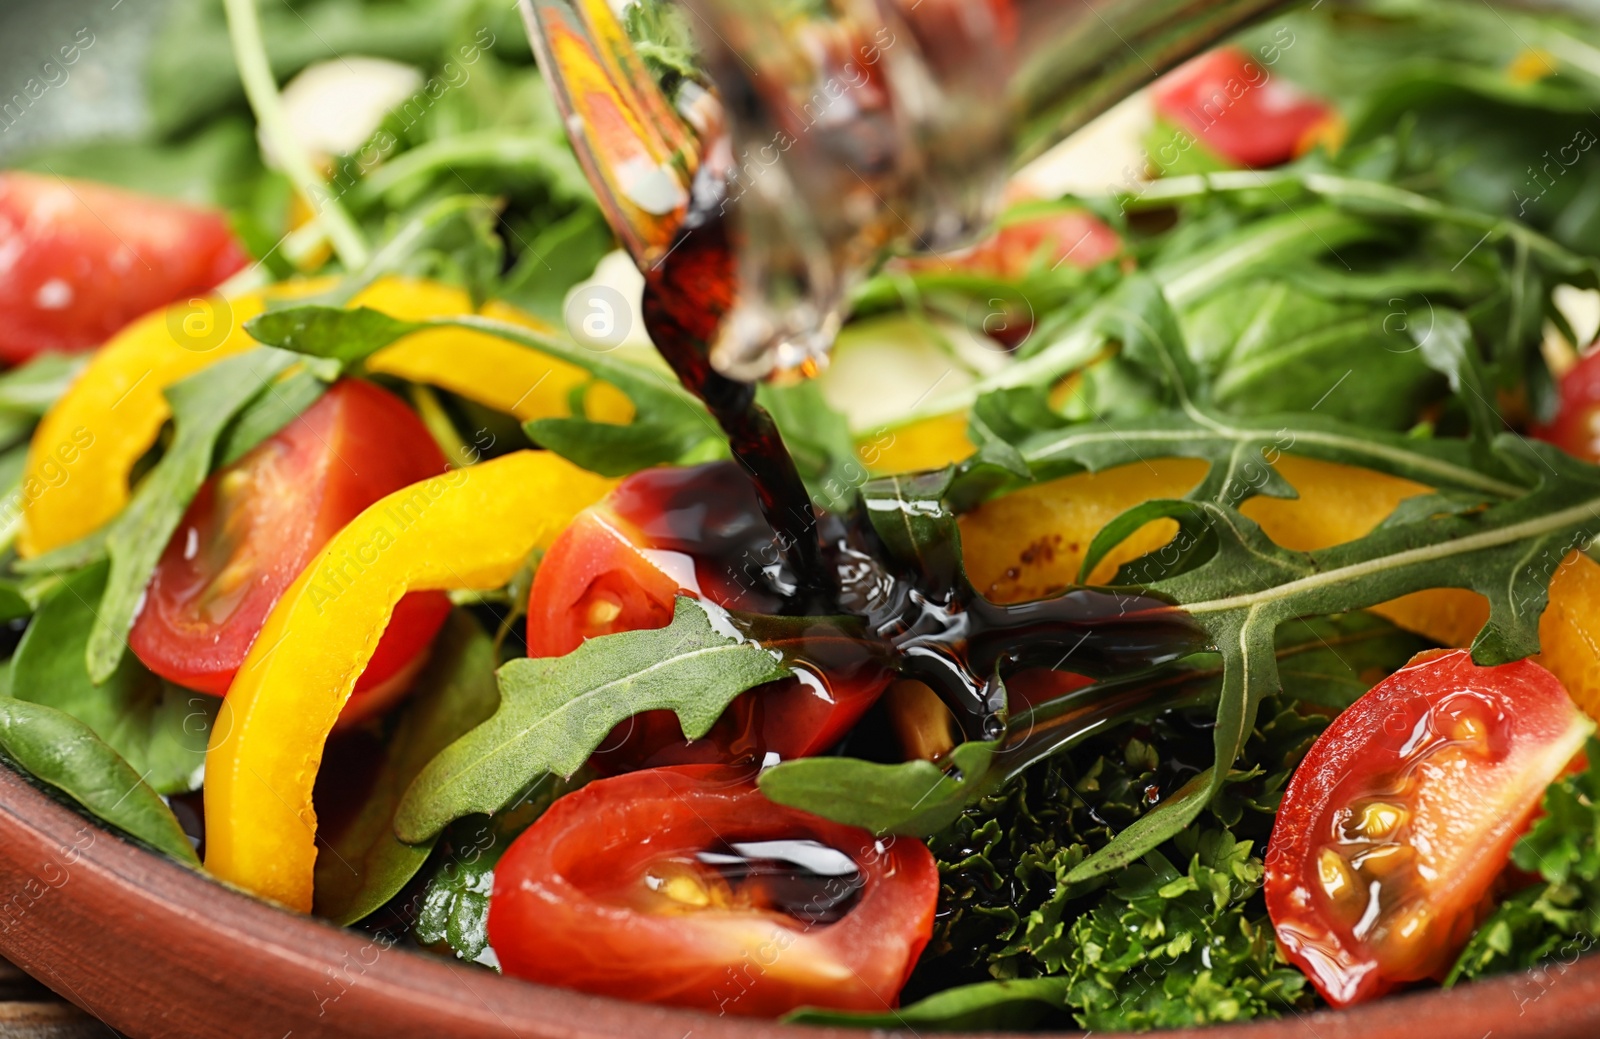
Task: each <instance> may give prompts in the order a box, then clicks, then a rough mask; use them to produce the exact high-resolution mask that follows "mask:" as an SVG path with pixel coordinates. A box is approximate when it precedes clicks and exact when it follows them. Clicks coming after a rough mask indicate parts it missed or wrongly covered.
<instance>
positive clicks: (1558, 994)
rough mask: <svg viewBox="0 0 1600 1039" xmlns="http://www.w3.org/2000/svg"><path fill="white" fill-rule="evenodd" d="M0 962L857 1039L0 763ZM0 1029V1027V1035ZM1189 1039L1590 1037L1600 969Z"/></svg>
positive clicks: (130, 984)
mask: <svg viewBox="0 0 1600 1039" xmlns="http://www.w3.org/2000/svg"><path fill="white" fill-rule="evenodd" d="M0 955H3V956H4V957H6V958H7V959H10V960H12V961H13V962H15V963H16V964H17V965H18V966H20V967H21V968H23V969H24V970H26V971H27V972H28V973H30V974H32V975H33V976H34V977H36V978H38V979H39V980H40V981H42V982H43V983H44V984H46V985H48V986H50V988H52V989H54V990H55V991H56V992H58V993H60V994H61V995H62V996H64V997H65V998H67V999H69V1000H71V1001H72V1002H74V1003H76V1004H78V1005H79V1006H80V1007H82V1008H84V1009H85V1010H87V1011H89V1012H90V1013H92V1014H94V1015H95V1016H97V1017H98V1018H100V1019H101V1020H102V1021H104V1022H105V1023H106V1024H108V1025H110V1026H111V1027H113V1028H115V1029H117V1030H118V1031H121V1032H124V1033H126V1034H127V1035H129V1036H132V1037H134V1039H157V1037H167V1036H198V1037H204V1039H235V1037H236V1039H289V1037H291V1036H293V1037H294V1039H310V1037H314V1036H330V1037H332V1036H337V1037H356V1036H370V1037H375V1039H408V1037H413V1036H414V1037H417V1039H454V1037H460V1039H477V1037H485V1039H505V1037H506V1036H508V1035H510V1036H515V1037H517V1039H687V1037H690V1036H693V1037H695V1039H781V1037H788V1039H861V1037H863V1036H865V1035H867V1034H868V1033H865V1032H859V1031H850V1030H845V1029H819V1028H805V1027H800V1026H793V1025H780V1024H776V1023H774V1022H771V1021H762V1020H752V1019H748V1018H736V1017H713V1016H710V1015H706V1014H699V1013H694V1012H690V1011H683V1010H666V1009H662V1008H660V1007H654V1006H648V1005H643V1004H635V1003H624V1002H620V1001H618V1000H612V999H601V998H597V997H592V996H585V995H581V994H579V993H575V992H569V991H566V990H563V989H554V988H545V987H543V986H539V985H531V984H528V983H526V982H522V981H517V980H514V979H511V978H502V977H497V976H495V975H492V974H489V973H488V972H486V971H482V970H479V969H476V968H468V967H465V966H462V965H460V964H457V963H454V962H451V961H448V960H444V959H440V958H437V957H434V956H430V955H427V954H424V953H420V952H413V951H410V950H408V949H405V948H403V947H400V946H395V947H392V948H382V947H380V946H379V945H376V944H374V942H373V940H372V939H371V938H370V937H368V936H367V935H365V934H362V933H360V932H356V931H349V930H342V929H340V928H336V927H333V926H330V925H328V924H325V923H322V922H320V921H317V920H314V919H311V918H309V917H304V916H299V915H296V914H294V913H290V912H287V911H285V910H281V909H277V908H275V907H273V906H271V905H268V904H266V903H264V902H259V901H256V900H255V899H252V898H249V897H247V896H245V895H243V894H240V893H238V892H236V891H232V890H230V889H228V888H225V887H223V886H222V885H220V884H218V883H215V882H213V881H211V880H209V879H207V878H206V877H205V876H204V875H202V874H200V873H196V872H193V871H191V870H188V869H185V868H184V867H182V866H179V865H177V864H176V863H173V862H171V861H169V860H167V859H165V858H163V857H161V856H159V855H156V854H154V853H152V852H149V851H146V850H145V849H143V848H141V847H139V846H137V845H135V844H133V843H131V842H129V841H126V840H123V839H121V838H119V837H117V836H115V835H114V834H112V833H110V832H108V831H106V830H104V829H101V828H99V827H97V826H95V825H94V824H93V823H91V822H89V821H87V820H86V819H85V817H84V816H82V815H79V814H78V813H77V812H75V811H74V810H72V809H70V808H68V807H66V806H65V805H62V804H60V803H58V802H57V801H55V800H53V799H52V798H50V797H49V796H47V795H46V794H44V793H42V792H40V791H39V790H38V789H36V788H35V787H33V786H32V785H31V784H30V783H29V782H28V781H27V780H24V779H23V778H22V777H20V776H18V775H16V774H15V773H14V772H11V771H9V770H8V769H6V768H4V767H3V766H0ZM5 1033H6V1028H5V1027H4V1023H3V1022H0V1035H4V1034H5ZM1161 1034H1162V1035H1163V1036H1167V1037H1192V1039H1201V1037H1204V1039H1245V1037H1249V1039H1357V1037H1359V1039H1391V1037H1392V1039H1455V1037H1461V1039H1487V1037H1489V1036H1491V1035H1492V1036H1493V1039H1562V1037H1571V1039H1580V1037H1582V1039H1592V1037H1594V1036H1600V957H1597V958H1591V959H1584V960H1579V961H1577V962H1576V963H1574V964H1572V965H1571V966H1566V967H1562V966H1553V967H1551V968H1550V969H1549V970H1547V971H1542V972H1534V973H1530V974H1518V975H1512V976H1508V977H1503V978H1497V979H1494V980H1491V981H1486V982H1482V983H1479V984H1476V985H1470V986H1466V987H1463V988H1460V989H1456V990H1454V991H1451V992H1439V991H1430V992H1423V993H1417V994H1414V995H1409V996H1402V997H1397V998H1393V999H1388V1000H1383V1001H1381V1002H1379V1003H1375V1004H1372V1005H1369V1006H1366V1007H1362V1008H1360V1009H1357V1010H1352V1011H1345V1012H1342V1013H1335V1012H1331V1011H1322V1012H1319V1013H1314V1014H1304V1015H1299V1016H1296V1017H1289V1018H1285V1019H1283V1020H1279V1021H1268V1022H1261V1023H1257V1024H1250V1025H1234V1026H1228V1027H1220V1028H1207V1029H1194V1030H1185V1031H1182V1032H1166V1033H1161Z"/></svg>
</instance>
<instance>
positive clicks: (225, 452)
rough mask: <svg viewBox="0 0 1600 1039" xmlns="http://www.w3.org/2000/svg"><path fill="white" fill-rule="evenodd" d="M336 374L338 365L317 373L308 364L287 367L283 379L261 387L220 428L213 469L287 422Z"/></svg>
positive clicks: (229, 462)
mask: <svg viewBox="0 0 1600 1039" xmlns="http://www.w3.org/2000/svg"><path fill="white" fill-rule="evenodd" d="M337 377H338V369H337V366H336V367H335V369H334V371H332V372H322V373H318V372H315V371H312V370H311V369H310V368H309V367H308V368H300V369H296V370H294V371H291V372H290V373H289V374H288V375H287V376H285V377H284V378H283V379H280V380H279V381H278V382H276V383H274V384H272V385H270V386H268V387H267V388H265V389H264V390H262V392H261V394H260V395H259V396H257V397H256V399H255V400H253V401H251V402H250V403H249V404H246V405H245V406H244V408H243V409H242V410H241V411H240V412H239V414H238V415H237V416H235V417H234V419H233V421H232V422H230V423H229V424H228V427H227V429H225V430H223V432H222V435H221V437H219V438H218V441H217V450H216V458H215V460H214V462H213V465H214V467H215V468H217V469H221V468H223V467H225V466H230V465H232V464H233V463H235V462H237V461H238V460H239V459H241V458H243V457H244V456H245V455H247V454H249V453H250V450H251V449H252V448H254V447H255V446H256V445H258V444H260V443H261V442H262V441H263V440H266V439H267V438H268V437H270V436H272V435H273V434H275V433H277V432H278V431H279V430H281V429H283V428H284V427H286V426H288V425H289V423H291V422H293V421H294V420H295V419H297V418H299V417H300V416H301V415H302V414H304V413H305V410H306V409H307V408H309V407H311V405H313V404H315V403H316V402H317V401H319V400H321V399H322V395H323V394H324V393H326V392H327V391H328V384H329V383H330V382H331V381H332V380H333V379H335V378H337Z"/></svg>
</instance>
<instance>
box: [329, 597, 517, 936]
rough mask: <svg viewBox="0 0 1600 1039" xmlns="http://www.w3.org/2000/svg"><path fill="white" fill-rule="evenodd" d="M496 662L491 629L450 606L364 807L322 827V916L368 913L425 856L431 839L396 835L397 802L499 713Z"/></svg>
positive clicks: (349, 917)
mask: <svg viewBox="0 0 1600 1039" xmlns="http://www.w3.org/2000/svg"><path fill="white" fill-rule="evenodd" d="M494 667H495V652H494V643H493V641H492V640H491V639H490V638H489V636H488V635H486V634H484V632H483V629H482V628H480V627H479V626H478V624H477V622H475V621H473V620H472V619H471V618H469V617H468V616H467V615H465V614H463V613H460V612H456V613H453V614H451V617H450V620H449V622H448V623H447V624H446V625H445V628H444V630H443V631H441V632H440V633H439V637H438V638H437V639H436V640H435V641H434V648H433V653H432V656H431V657H430V658H429V660H428V664H427V667H426V668H425V669H424V670H423V671H422V673H421V674H420V675H418V676H417V678H416V680H415V682H413V684H412V692H411V694H410V696H409V698H408V699H407V700H406V703H405V705H404V707H403V708H402V709H401V711H400V712H398V713H399V718H398V720H397V721H396V722H395V723H394V724H393V726H392V728H391V729H390V730H389V731H387V732H386V733H385V734H384V738H383V754H382V759H381V761H379V762H378V764H377V766H376V774H375V775H374V776H373V779H372V786H371V790H370V792H369V793H368V794H367V796H366V798H365V800H363V801H362V803H361V809H360V811H359V812H358V813H357V814H356V816H355V817H354V818H353V819H351V820H350V821H349V822H348V823H347V824H345V825H344V826H343V827H341V828H339V829H337V830H334V831H332V832H325V833H322V834H320V835H319V836H321V837H322V838H323V840H324V842H325V843H324V847H323V853H322V854H319V855H318V856H317V874H316V913H317V915H318V916H321V917H326V918H327V919H329V920H332V921H333V922H335V923H337V924H353V923H355V922H356V921H358V920H361V919H363V918H364V917H366V916H368V915H369V914H371V913H372V912H374V911H375V910H377V909H378V907H380V906H382V905H383V904H384V903H385V902H387V901H388V900H389V899H390V898H393V897H394V895H395V894H396V893H398V892H399V891H400V889H401V888H402V887H404V886H405V885H406V883H407V882H408V881H409V880H410V879H411V878H412V877H413V876H415V875H416V873H417V871H418V870H420V869H421V868H422V865H423V863H425V862H426V861H427V859H428V855H429V853H430V852H431V851H432V850H433V843H432V842H431V841H424V842H422V843H419V844H406V843H404V842H402V841H401V840H399V838H397V837H396V836H395V833H394V816H395V810H396V809H397V808H398V807H399V804H400V799H401V798H402V797H403V796H405V792H406V788H407V787H409V786H410V785H411V781H412V780H413V779H415V778H416V777H417V775H418V774H419V773H420V772H421V771H422V769H423V768H424V767H425V766H426V765H427V764H428V762H429V761H432V760H433V758H434V757H435V756H436V755H438V754H439V752H440V751H442V750H444V748H445V747H447V746H449V745H450V744H451V743H453V742H454V741H455V740H456V739H458V738H459V737H461V736H463V735H465V734H466V733H467V732H469V731H471V730H472V729H473V728H474V727H476V726H478V725H481V724H482V723H483V722H485V721H487V720H488V719H489V717H490V716H491V715H492V714H494V711H495V708H496V707H497V706H498V705H499V703H500V694H499V692H498V690H497V689H496V688H495V681H494Z"/></svg>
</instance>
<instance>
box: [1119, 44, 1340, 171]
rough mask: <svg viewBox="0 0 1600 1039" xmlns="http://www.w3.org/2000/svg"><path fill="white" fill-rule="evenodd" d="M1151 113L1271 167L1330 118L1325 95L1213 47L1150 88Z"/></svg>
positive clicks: (1217, 150)
mask: <svg viewBox="0 0 1600 1039" xmlns="http://www.w3.org/2000/svg"><path fill="white" fill-rule="evenodd" d="M1150 96H1151V100H1152V102H1153V103H1154V105H1155V110H1156V114H1157V115H1159V116H1160V117H1161V118H1163V119H1165V120H1166V121H1167V122H1169V123H1172V124H1173V125H1175V126H1177V127H1179V128H1180V129H1183V130H1186V131H1188V132H1189V133H1191V134H1193V135H1194V136H1195V137H1197V138H1199V139H1200V140H1201V141H1202V142H1204V144H1205V146H1206V147H1207V148H1209V149H1210V150H1211V151H1212V152H1213V153H1214V154H1215V155H1217V156H1218V157H1219V158H1221V159H1223V160H1224V161H1226V162H1228V163H1231V164H1234V165H1238V166H1251V167H1256V168H1258V169H1259V168H1263V167H1267V166H1278V165H1281V164H1283V163H1285V162H1288V161H1289V160H1290V159H1292V158H1294V157H1295V156H1296V155H1299V154H1300V153H1301V152H1302V151H1304V150H1305V148H1306V146H1307V145H1308V143H1309V142H1310V141H1311V140H1312V139H1313V136H1314V134H1315V132H1316V131H1317V130H1318V129H1319V128H1321V127H1322V126H1323V125H1325V124H1326V123H1328V122H1329V121H1331V120H1333V119H1334V118H1336V115H1335V112H1334V110H1333V108H1332V107H1331V106H1329V105H1328V104H1327V103H1326V102H1324V101H1322V100H1320V99H1318V98H1314V97H1311V96H1309V95H1307V94H1305V93H1304V92H1303V91H1301V90H1300V89H1299V88H1298V87H1296V86H1294V85H1293V84H1291V83H1289V82H1288V81H1287V80H1285V79H1283V78H1282V77H1279V76H1276V75H1273V74H1272V73H1270V72H1268V71H1267V70H1266V69H1264V68H1262V67H1261V65H1260V64H1259V63H1257V62H1256V61H1254V60H1252V59H1251V57H1250V55H1249V54H1247V53H1246V52H1245V51H1243V50H1241V49H1239V48H1238V47H1219V48H1217V49H1216V50H1214V51H1210V52H1208V53H1206V54H1202V55H1200V57H1198V58H1195V59H1194V60H1192V61H1190V62H1188V63H1186V64H1184V65H1181V66H1179V67H1178V68H1177V69H1174V70H1173V71H1172V72H1169V73H1167V74H1166V75H1165V76H1162V77H1161V78H1160V79H1158V80H1156V82H1155V85H1154V86H1153V87H1151V88H1150Z"/></svg>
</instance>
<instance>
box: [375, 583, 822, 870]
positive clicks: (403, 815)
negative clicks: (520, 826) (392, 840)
mask: <svg viewBox="0 0 1600 1039" xmlns="http://www.w3.org/2000/svg"><path fill="white" fill-rule="evenodd" d="M726 616H727V615H726V614H725V613H723V612H722V611H721V610H719V609H717V608H715V607H707V606H706V605H704V604H702V603H700V602H698V601H696V600H694V599H690V598H688V597H686V596H679V597H678V600H677V604H676V607H675V609H674V610H673V615H672V623H671V624H669V625H668V626H667V627H665V628H659V629H655V630H650V631H624V632H618V633H617V634H615V635H604V636H601V637H599V638H593V639H589V640H587V641H586V642H584V644H583V645H582V646H579V647H578V648H577V649H575V650H573V651H572V652H571V653H568V654H567V655H566V656H564V657H552V658H547V659H526V658H525V659H520V660H513V661H512V662H510V663H509V664H506V665H505V666H504V667H503V668H501V669H500V695H501V703H500V708H499V709H498V710H497V711H496V712H495V714H494V716H493V717H492V718H490V719H489V720H488V721H487V722H485V723H484V724H482V725H480V726H478V727H477V728H476V729H473V730H472V731H471V732H469V733H467V734H466V735H465V736H463V737H462V738H461V739H459V740H457V741H456V742H454V743H452V744H451V745H450V746H449V747H447V748H445V750H444V751H443V752H442V753H441V754H439V755H438V757H436V758H434V759H433V760H432V761H430V762H429V763H428V765H427V767H426V768H424V769H423V770H422V774H421V775H419V776H418V777H417V778H416V780H415V781H414V782H413V783H412V784H411V787H410V789H409V790H407V791H406V795H405V798H404V800H403V801H402V802H401V804H400V810H399V812H398V813H397V814H396V816H395V832H396V833H397V834H398V835H399V837H400V839H401V840H404V841H408V842H411V843H416V842H420V841H425V840H428V839H430V838H432V837H433V836H434V835H435V834H437V833H438V832H439V831H440V830H441V829H443V828H444V826H445V824H447V823H449V822H450V821H451V820H453V819H459V818H461V817H462V816H465V815H471V814H473V813H475V812H491V813H492V812H496V811H499V810H500V809H501V808H502V807H504V806H505V805H506V804H507V803H509V802H510V801H511V800H512V799H513V798H514V797H515V796H516V795H517V792H518V791H520V790H522V789H523V788H524V787H526V786H527V785H528V783H530V782H531V781H533V780H534V779H537V778H538V777H539V776H541V775H543V774H546V773H552V774H555V775H560V776H570V775H572V774H573V773H574V772H576V771H577V770H578V769H579V768H580V767H581V766H582V765H583V763H584V762H585V761H586V760H588V757H589V755H590V754H591V753H592V752H593V751H594V749H595V748H596V747H598V746H599V745H600V744H601V742H602V741H604V740H605V738H606V735H607V734H608V733H609V732H610V731H611V729H612V728H613V727H614V726H616V725H618V724H619V723H621V722H623V721H626V720H627V719H628V718H631V717H632V716H633V715H635V714H638V713H640V712H641V711H650V710H671V711H673V712H674V713H675V714H677V716H678V721H679V723H680V724H681V725H682V727H683V734H684V736H685V737H687V738H688V739H696V738H698V737H700V736H704V735H705V734H706V732H707V731H708V730H709V729H710V728H711V726H712V724H713V723H714V722H715V721H716V720H717V718H718V717H720V716H721V714H722V711H723V708H725V707H727V705H728V704H729V703H730V702H732V700H733V698H734V697H736V696H738V695H739V694H740V693H742V692H744V691H745V690H747V689H750V688H752V687H754V686H757V685H760V684H762V683H763V682H771V681H776V680H777V679H779V678H783V677H785V676H787V675H789V674H790V671H789V668H788V667H787V666H786V665H784V664H783V663H781V662H780V661H779V660H778V659H776V658H775V657H774V655H773V654H772V653H771V652H769V651H768V650H766V649H763V648H762V647H761V646H759V645H757V644H756V643H753V642H750V641H747V640H746V639H745V638H744V637H743V636H741V635H739V634H737V633H736V632H735V631H734V629H733V628H732V626H731V625H730V624H728V622H727V620H726Z"/></svg>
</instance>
